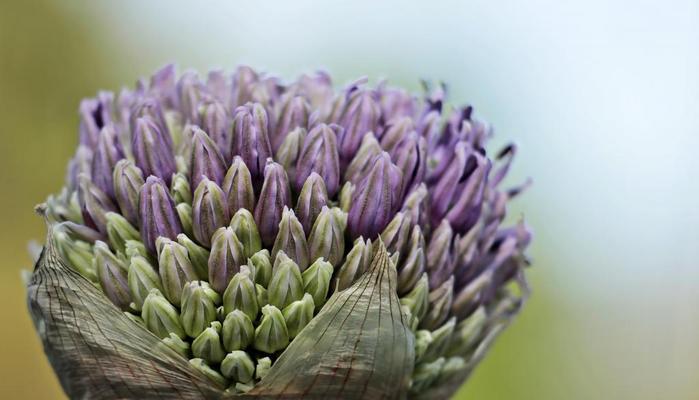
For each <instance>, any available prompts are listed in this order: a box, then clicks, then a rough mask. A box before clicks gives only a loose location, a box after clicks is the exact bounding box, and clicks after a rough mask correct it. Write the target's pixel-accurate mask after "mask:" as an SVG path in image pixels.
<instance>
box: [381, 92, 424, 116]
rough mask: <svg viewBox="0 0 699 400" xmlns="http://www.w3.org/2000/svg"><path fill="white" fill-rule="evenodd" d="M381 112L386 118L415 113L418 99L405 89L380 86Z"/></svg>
mask: <svg viewBox="0 0 699 400" xmlns="http://www.w3.org/2000/svg"><path fill="white" fill-rule="evenodd" d="M379 95H380V100H379V103H380V106H381V114H382V115H383V118H384V120H387V121H390V120H391V119H394V118H398V117H403V116H411V115H415V108H416V107H415V106H416V103H417V101H416V99H415V96H413V95H411V94H410V93H408V92H407V91H405V90H402V89H396V88H388V87H385V86H384V87H381V88H379Z"/></svg>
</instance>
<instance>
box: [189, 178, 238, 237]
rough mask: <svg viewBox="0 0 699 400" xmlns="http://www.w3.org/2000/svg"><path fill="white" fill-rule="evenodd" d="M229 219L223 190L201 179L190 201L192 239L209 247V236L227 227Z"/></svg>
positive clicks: (212, 182)
mask: <svg viewBox="0 0 699 400" xmlns="http://www.w3.org/2000/svg"><path fill="white" fill-rule="evenodd" d="M230 219H231V216H230V214H229V213H228V205H227V204H226V196H225V194H224V193H223V190H222V189H221V188H220V187H219V186H218V185H217V184H216V182H214V181H210V180H209V179H207V178H206V177H203V178H202V180H201V183H199V186H197V189H196V190H195V191H194V199H193V200H192V229H193V231H194V238H195V239H197V241H198V242H199V243H201V244H202V245H204V246H206V247H211V236H212V235H213V234H214V232H216V230H217V229H218V228H220V227H222V226H224V225H227V224H228V221H230Z"/></svg>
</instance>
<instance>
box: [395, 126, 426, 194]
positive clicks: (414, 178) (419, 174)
mask: <svg viewBox="0 0 699 400" xmlns="http://www.w3.org/2000/svg"><path fill="white" fill-rule="evenodd" d="M389 153H390V154H391V157H392V159H393V162H395V164H396V166H397V167H398V169H400V170H401V171H403V195H404V196H405V195H407V194H408V193H410V192H412V191H413V190H414V189H415V188H417V187H418V186H419V185H420V184H421V183H422V181H423V180H424V179H425V171H426V169H427V166H426V162H427V142H425V138H423V137H420V136H418V135H417V133H416V132H415V131H412V132H410V133H408V134H406V135H405V136H404V137H403V138H402V139H401V140H400V141H399V142H398V143H396V145H395V146H394V147H393V149H392V150H391V151H390V152H389Z"/></svg>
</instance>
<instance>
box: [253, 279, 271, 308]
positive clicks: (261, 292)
mask: <svg viewBox="0 0 699 400" xmlns="http://www.w3.org/2000/svg"><path fill="white" fill-rule="evenodd" d="M255 292H257V305H258V306H260V307H264V306H266V305H267V304H269V296H267V289H265V287H264V286H262V285H260V284H259V283H256V284H255Z"/></svg>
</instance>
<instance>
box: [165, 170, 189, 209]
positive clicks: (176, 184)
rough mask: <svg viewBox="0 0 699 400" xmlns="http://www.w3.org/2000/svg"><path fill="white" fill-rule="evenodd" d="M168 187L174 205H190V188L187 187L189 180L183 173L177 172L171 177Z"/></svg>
mask: <svg viewBox="0 0 699 400" xmlns="http://www.w3.org/2000/svg"><path fill="white" fill-rule="evenodd" d="M170 187H171V189H170V194H171V195H172V199H173V200H174V201H175V204H180V203H187V204H192V188H191V187H190V186H189V180H188V179H187V177H186V176H185V175H184V174H183V173H179V172H178V173H176V174H174V175H173V176H172V183H171V184H170Z"/></svg>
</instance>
